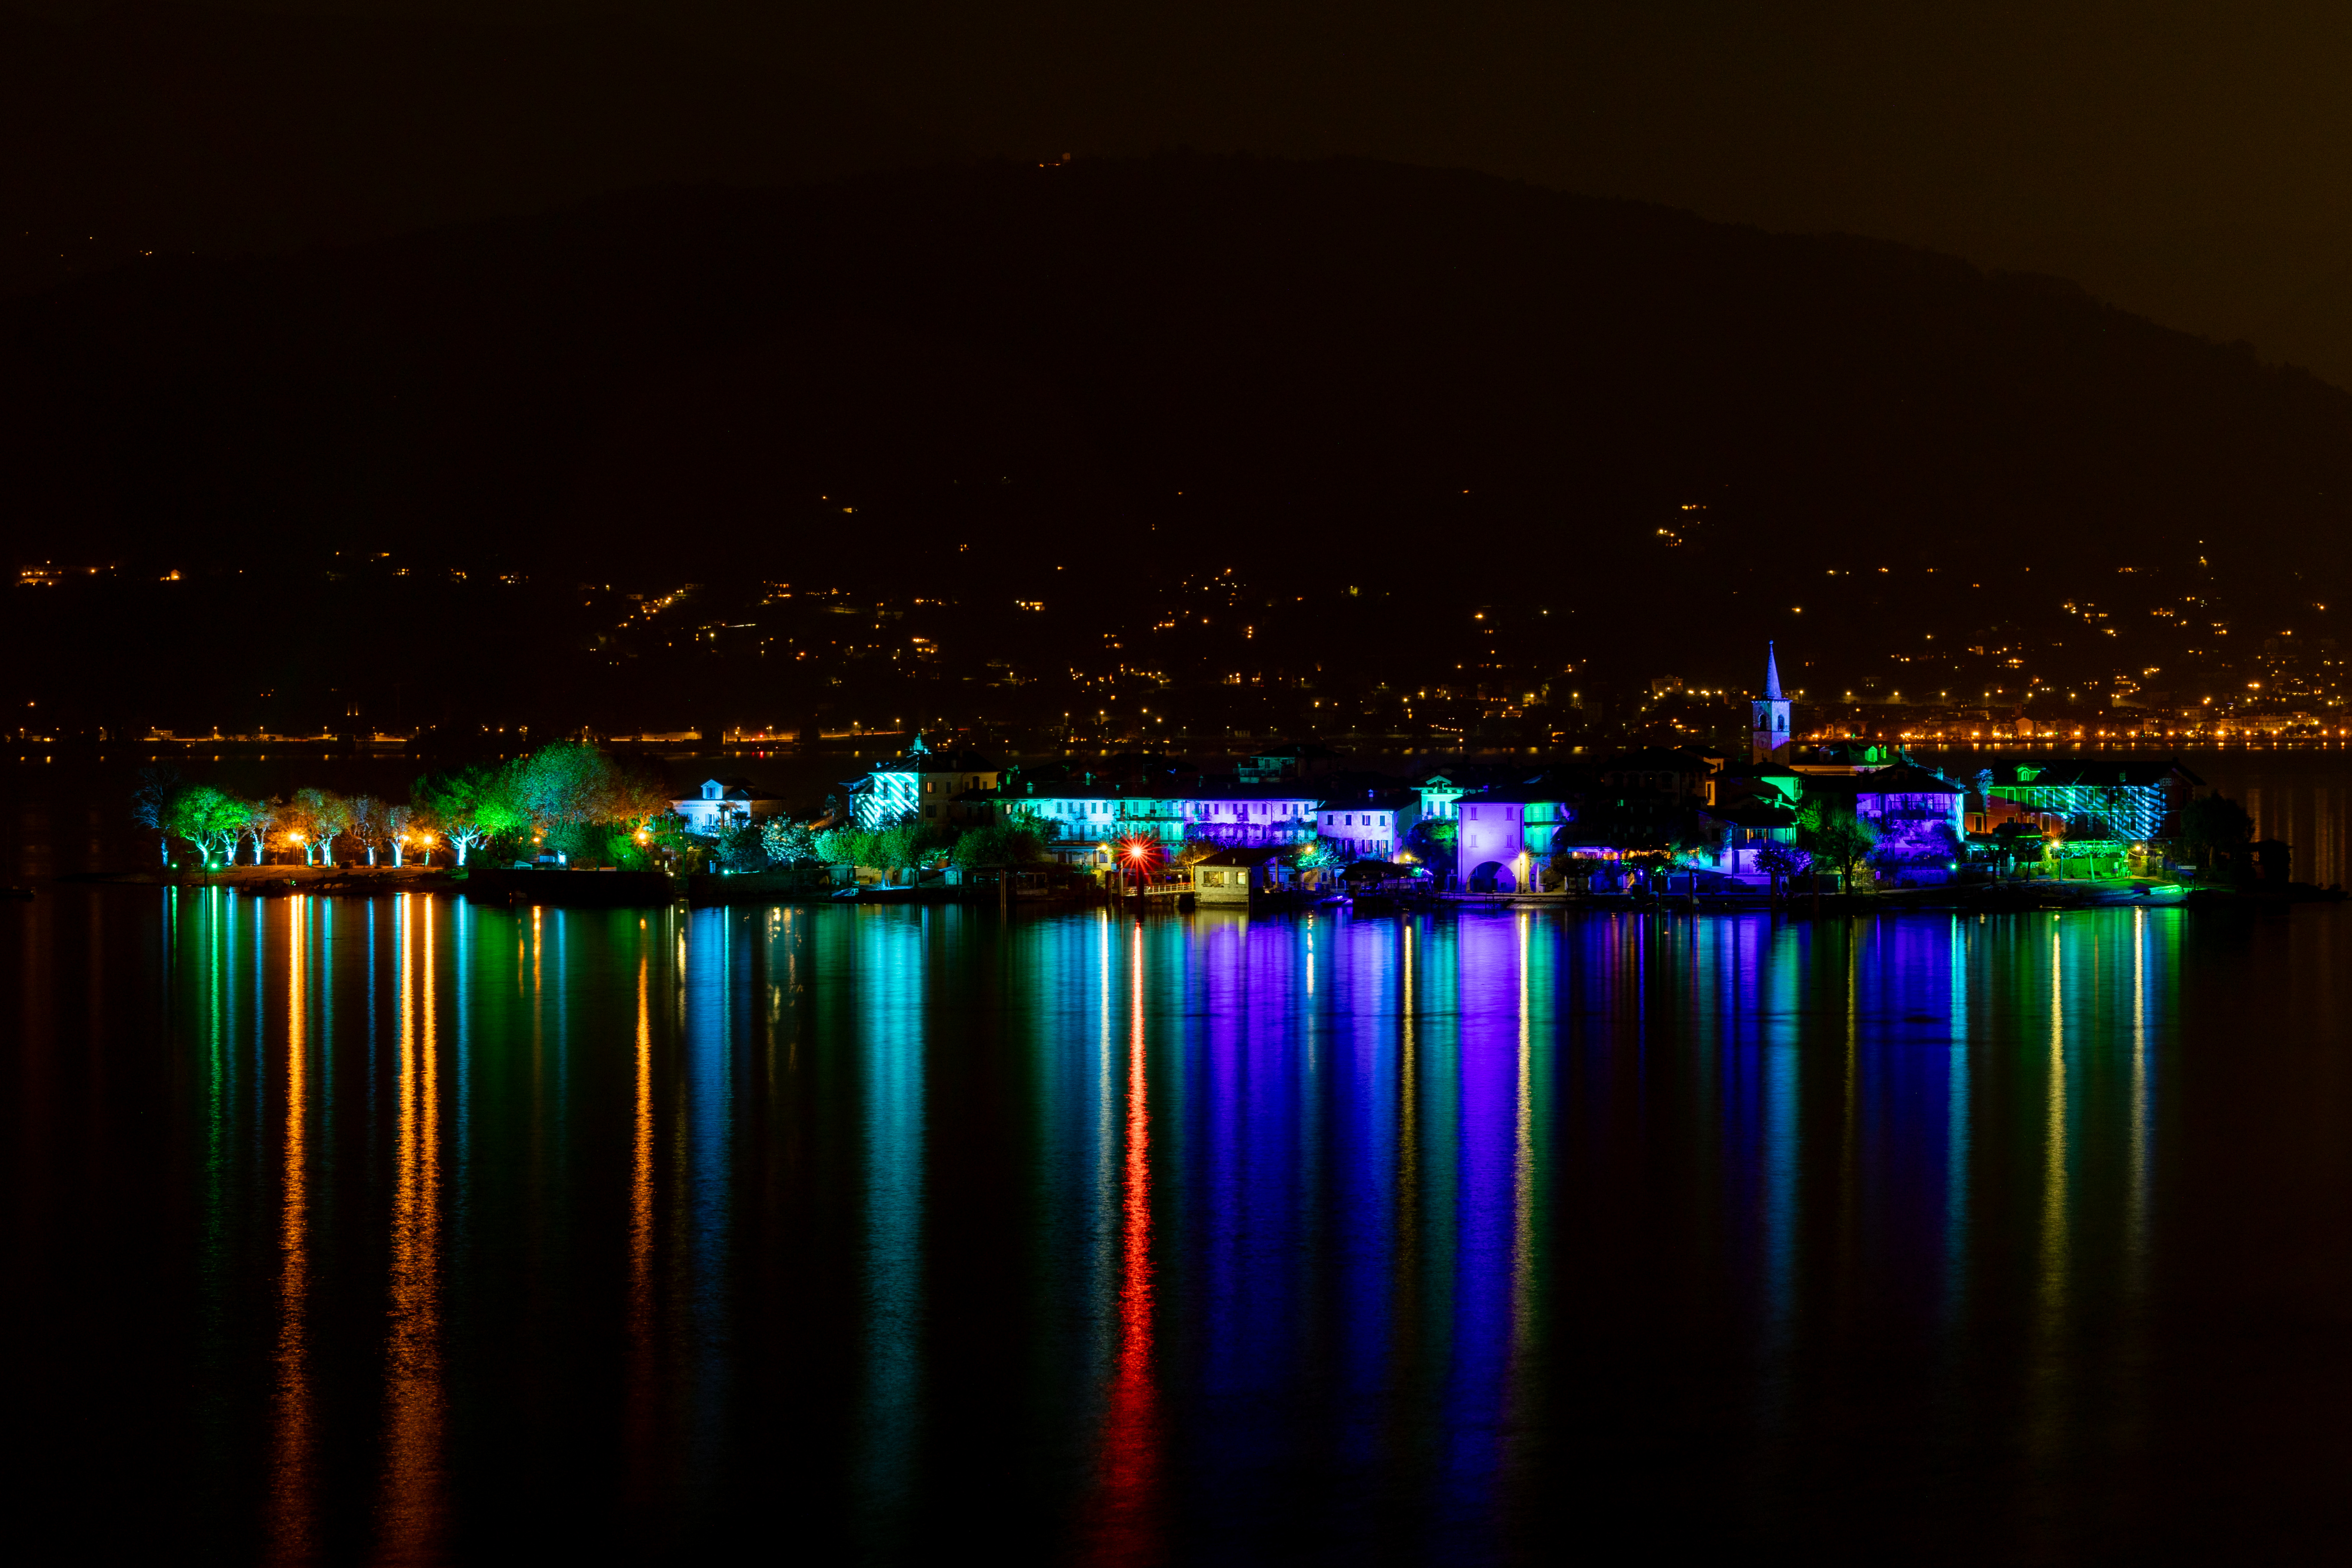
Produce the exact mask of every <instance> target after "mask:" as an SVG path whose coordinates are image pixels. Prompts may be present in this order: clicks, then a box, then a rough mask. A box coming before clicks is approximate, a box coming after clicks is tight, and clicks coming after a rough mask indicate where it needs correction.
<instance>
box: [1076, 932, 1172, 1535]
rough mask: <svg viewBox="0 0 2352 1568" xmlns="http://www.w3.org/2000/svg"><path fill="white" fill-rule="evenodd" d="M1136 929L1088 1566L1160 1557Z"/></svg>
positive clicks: (1147, 1120)
mask: <svg viewBox="0 0 2352 1568" xmlns="http://www.w3.org/2000/svg"><path fill="white" fill-rule="evenodd" d="M1144 1067H1145V1059H1144V1048H1143V928H1142V927H1141V926H1140V925H1139V926H1137V927H1136V928H1135V929H1134V931H1133V932H1132V933H1131V936H1130V939H1129V947H1128V1036H1127V1126H1126V1136H1125V1152H1126V1156H1127V1159H1126V1169H1125V1171H1124V1172H1123V1173H1122V1181H1121V1184H1120V1185H1121V1192H1120V1217H1121V1220H1122V1222H1123V1223H1122V1226H1121V1229H1122V1233H1123V1234H1122V1237H1121V1247H1120V1259H1119V1263H1120V1268H1119V1287H1118V1363H1117V1365H1116V1367H1115V1368H1114V1370H1113V1372H1112V1373H1111V1384H1110V1399H1109V1403H1108V1409H1106V1410H1105V1412H1104V1414H1103V1448H1102V1458H1101V1461H1100V1465H1099V1467H1098V1469H1097V1482H1096V1486H1097V1494H1096V1517H1095V1529H1094V1542H1093V1546H1094V1550H1093V1552H1092V1553H1091V1556H1092V1557H1093V1560H1094V1561H1096V1562H1098V1563H1141V1562H1149V1561H1150V1560H1152V1559H1154V1558H1156V1557H1158V1556H1159V1555H1160V1539H1159V1520H1158V1512H1159V1510H1158V1502H1159V1496H1158V1494H1159V1480H1160V1478H1159V1469H1160V1391H1159V1388H1158V1387H1157V1385H1156V1384H1154V1383H1153V1381H1152V1375H1151V1106H1150V1092H1149V1083H1148V1079H1147V1075H1146V1073H1145V1071H1144Z"/></svg>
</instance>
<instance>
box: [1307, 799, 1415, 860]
mask: <svg viewBox="0 0 2352 1568" xmlns="http://www.w3.org/2000/svg"><path fill="white" fill-rule="evenodd" d="M1316 816H1317V826H1316V832H1317V835H1318V837H1323V838H1328V839H1330V840H1331V841H1332V842H1333V843H1336V844H1344V845H1346V846H1347V847H1348V852H1349V854H1351V855H1354V856H1356V857H1358V858H1361V859H1379V860H1386V859H1388V858H1391V857H1392V856H1394V855H1395V854H1396V853H1397V851H1398V850H1400V849H1402V848H1403V847H1404V840H1405V835H1406V834H1408V833H1411V832H1412V826H1413V824H1414V823H1416V822H1419V821H1420V820H1421V795H1420V792H1418V791H1416V790H1409V789H1385V790H1383V789H1368V790H1364V791H1361V792H1360V798H1357V797H1356V796H1355V795H1341V796H1338V797H1335V798H1332V799H1328V800H1326V801H1324V802H1323V803H1322V804H1321V805H1319V806H1318V807H1317V809H1316Z"/></svg>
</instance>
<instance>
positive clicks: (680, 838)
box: [638, 811, 708, 871]
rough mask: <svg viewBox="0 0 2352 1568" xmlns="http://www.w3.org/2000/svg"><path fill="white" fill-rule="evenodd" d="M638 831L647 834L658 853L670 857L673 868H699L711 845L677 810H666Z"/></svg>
mask: <svg viewBox="0 0 2352 1568" xmlns="http://www.w3.org/2000/svg"><path fill="white" fill-rule="evenodd" d="M638 831H640V832H642V833H644V834H645V835H646V839H647V841H648V842H649V843H650V844H651V846H652V847H653V849H654V851H655V852H656V853H658V854H660V855H663V856H666V857H667V858H668V860H669V863H670V867H671V868H672V869H673V870H682V871H692V870H695V869H698V868H699V867H700V866H701V864H702V858H703V856H704V855H705V854H706V853H708V846H707V845H705V844H704V842H703V841H702V839H701V838H699V837H697V836H696V835H695V833H694V832H693V830H692V829H691V828H690V827H689V826H688V824H687V820H686V818H684V817H682V816H679V815H678V814H677V812H675V811H667V812H664V813H663V814H662V815H661V816H656V817H655V818H654V819H653V821H652V822H651V823H649V824H647V825H646V826H645V827H643V828H641V829H639V830H638Z"/></svg>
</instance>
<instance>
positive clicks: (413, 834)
mask: <svg viewBox="0 0 2352 1568" xmlns="http://www.w3.org/2000/svg"><path fill="white" fill-rule="evenodd" d="M424 827H425V823H424V820H423V817H422V814H420V813H419V812H418V811H417V809H416V807H415V806H413V805H387V806H385V807H384V808H383V829H384V832H383V836H384V841H385V842H386V843H387V844H389V845H391V846H392V864H393V867H394V869H395V870H396V869H398V868H399V867H400V866H401V865H402V863H403V862H404V860H405V859H406V858H407V851H408V848H409V847H410V846H411V845H413V844H415V843H416V841H417V837H418V835H419V831H420V830H421V829H423V828H424ZM427 842H429V840H427Z"/></svg>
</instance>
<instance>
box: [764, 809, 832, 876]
mask: <svg viewBox="0 0 2352 1568" xmlns="http://www.w3.org/2000/svg"><path fill="white" fill-rule="evenodd" d="M760 842H761V844H762V845H763V846H765V847H766V848H767V851H768V860H769V863H770V864H771V865H776V866H806V865H811V864H813V863H814V862H815V861H817V860H818V859H819V858H821V857H819V856H818V854H817V852H816V834H815V833H814V831H813V830H811V828H810V827H809V826H808V824H806V823H804V822H794V821H793V820H792V819H791V818H789V817H783V816H772V817H770V818H769V819H768V820H767V823H766V824H765V825H764V826H762V827H761V829H760Z"/></svg>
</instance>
